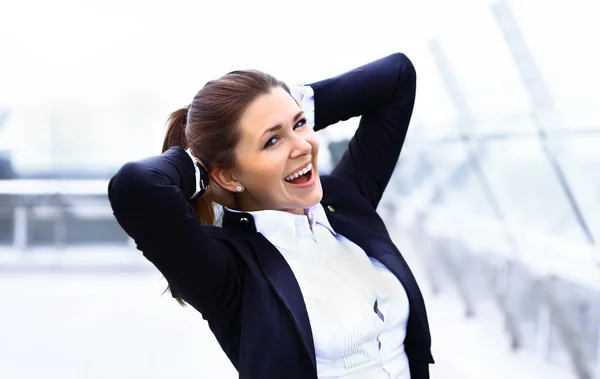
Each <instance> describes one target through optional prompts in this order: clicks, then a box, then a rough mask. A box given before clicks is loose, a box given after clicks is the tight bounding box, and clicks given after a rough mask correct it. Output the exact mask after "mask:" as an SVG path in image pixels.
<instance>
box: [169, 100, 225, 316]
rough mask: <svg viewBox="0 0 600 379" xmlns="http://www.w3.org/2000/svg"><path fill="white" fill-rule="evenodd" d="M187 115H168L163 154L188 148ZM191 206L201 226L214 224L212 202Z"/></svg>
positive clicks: (183, 112)
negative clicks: (172, 149) (174, 148)
mask: <svg viewBox="0 0 600 379" xmlns="http://www.w3.org/2000/svg"><path fill="white" fill-rule="evenodd" d="M187 114H188V108H187V107H184V108H180V109H178V110H176V111H175V112H173V113H171V114H170V115H169V120H168V121H167V133H166V135H165V139H164V141H163V146H162V152H163V153H164V152H165V151H167V150H169V148H171V147H173V146H181V147H183V148H184V149H187V148H188V147H189V145H188V142H187V138H186V135H185V128H186V124H187ZM192 206H193V208H194V213H195V215H196V218H197V219H198V221H199V222H200V223H201V224H204V225H214V224H215V208H214V204H213V202H212V201H210V200H207V199H206V197H200V198H198V199H196V200H194V201H193V203H192ZM166 292H170V289H169V287H167V289H166V290H165V292H163V294H164V293H166ZM175 300H177V302H178V303H179V304H181V305H183V306H185V302H184V301H183V300H182V299H180V298H178V297H176V298H175Z"/></svg>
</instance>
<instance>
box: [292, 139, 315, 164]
mask: <svg viewBox="0 0 600 379" xmlns="http://www.w3.org/2000/svg"><path fill="white" fill-rule="evenodd" d="M311 152H312V145H311V144H310V142H308V141H307V140H306V139H305V138H303V137H302V136H300V135H298V134H295V135H294V145H293V148H292V152H291V154H290V155H291V157H292V158H296V157H300V156H303V155H307V154H310V153H311Z"/></svg>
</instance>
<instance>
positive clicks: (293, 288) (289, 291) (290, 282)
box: [251, 233, 317, 372]
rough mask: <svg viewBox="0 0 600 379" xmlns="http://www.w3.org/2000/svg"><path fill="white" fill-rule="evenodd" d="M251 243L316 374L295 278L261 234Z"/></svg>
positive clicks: (303, 305) (253, 237)
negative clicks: (286, 311)
mask: <svg viewBox="0 0 600 379" xmlns="http://www.w3.org/2000/svg"><path fill="white" fill-rule="evenodd" d="M251 242H252V245H253V246H254V247H255V248H256V250H255V254H256V256H257V257H258V260H259V262H260V263H261V265H262V268H263V270H264V273H265V276H266V277H267V279H268V281H269V283H270V284H271V288H272V289H273V291H275V293H276V294H277V296H279V299H281V301H282V302H283V303H284V304H285V307H286V308H287V310H288V311H289V313H290V315H291V317H292V320H293V322H294V324H295V325H296V329H297V330H298V333H300V337H301V338H302V342H303V343H304V347H305V348H306V351H307V352H308V355H309V357H310V359H311V362H312V364H313V366H314V368H315V372H316V369H317V364H316V359H315V343H314V340H313V335H312V329H311V327H310V321H309V318H308V313H307V311H306V304H305V303H304V298H303V296H302V292H301V290H300V286H299V285H298V282H297V281H296V277H295V276H294V273H293V272H292V269H291V268H290V266H289V265H288V263H287V262H286V260H285V258H283V256H282V255H281V253H280V252H279V250H277V248H276V247H275V246H273V245H272V244H271V243H270V242H269V241H268V240H267V239H266V238H265V237H264V236H263V235H262V234H260V233H256V234H254V235H252V236H251Z"/></svg>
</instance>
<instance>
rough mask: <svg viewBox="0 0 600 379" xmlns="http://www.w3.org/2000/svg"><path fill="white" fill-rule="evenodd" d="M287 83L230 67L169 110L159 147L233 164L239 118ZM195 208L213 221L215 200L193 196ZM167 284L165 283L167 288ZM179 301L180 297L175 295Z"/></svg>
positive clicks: (208, 221) (205, 161) (202, 217)
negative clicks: (184, 104)
mask: <svg viewBox="0 0 600 379" xmlns="http://www.w3.org/2000/svg"><path fill="white" fill-rule="evenodd" d="M276 87H281V88H283V89H284V90H286V91H287V92H288V93H290V90H289V88H288V87H287V85H286V84H285V83H284V82H282V81H280V80H277V79H276V78H275V77H273V76H271V75H269V74H266V73H264V72H261V71H258V70H244V71H233V72H230V73H229V74H227V75H224V76H222V77H220V78H219V79H216V80H212V81H210V82H208V83H206V85H205V86H204V87H203V88H202V89H201V90H200V91H198V93H197V94H196V96H194V99H193V100H192V102H191V104H190V105H189V107H184V108H181V109H178V110H176V111H175V112H173V113H171V115H170V116H169V120H168V125H167V133H166V136H165V140H164V142H163V147H162V151H163V152H165V151H166V150H168V149H169V148H170V147H172V146H182V147H183V148H185V149H187V148H188V147H189V148H191V151H192V155H194V156H195V157H197V158H199V159H200V160H201V161H202V163H203V164H204V166H205V167H206V168H207V170H209V171H210V170H212V169H213V168H215V167H221V168H230V167H233V166H234V165H235V153H234V149H235V146H236V145H237V143H238V141H239V138H240V129H239V125H238V121H239V119H240V117H241V115H242V114H243V112H244V111H245V110H246V108H247V107H248V105H250V103H251V102H252V101H254V100H255V99H256V98H257V97H259V96H261V95H265V94H268V93H270V92H271V90H273V88H276ZM194 210H195V213H196V218H197V219H198V221H200V223H202V224H206V225H214V224H215V208H214V204H213V203H212V202H211V201H209V200H207V199H206V198H203V197H201V198H199V199H197V200H195V203H194ZM168 290H169V288H168V287H167V290H166V291H165V292H167V291H168ZM177 301H178V302H179V303H180V304H181V305H185V303H184V301H183V300H182V299H179V298H177Z"/></svg>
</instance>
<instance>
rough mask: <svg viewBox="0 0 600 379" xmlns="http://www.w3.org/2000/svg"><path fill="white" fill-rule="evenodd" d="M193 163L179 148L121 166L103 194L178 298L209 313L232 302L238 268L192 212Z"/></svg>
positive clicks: (237, 292)
mask: <svg viewBox="0 0 600 379" xmlns="http://www.w3.org/2000/svg"><path fill="white" fill-rule="evenodd" d="M195 180H196V179H195V173H194V165H193V162H192V160H191V159H190V157H189V156H188V154H187V153H186V152H185V150H184V149H183V148H181V147H172V148H170V149H169V150H167V151H166V152H165V153H163V154H161V155H159V156H155V157H152V158H148V159H145V160H142V161H139V162H133V163H128V164H126V165H124V166H123V167H122V168H121V169H120V170H119V171H118V172H117V174H116V175H115V176H114V177H113V178H112V179H111V181H110V184H109V186H108V197H109V200H110V203H111V206H112V209H113V212H114V215H115V217H116V219H117V221H118V222H119V224H120V225H121V227H122V228H123V229H124V230H125V231H126V232H127V234H128V235H129V236H131V237H132V238H133V239H134V240H135V243H136V245H137V247H138V249H139V250H141V251H142V252H143V253H144V256H145V257H146V258H147V259H148V260H150V261H151V262H152V263H153V264H154V265H155V266H156V267H157V268H158V269H159V270H160V271H161V273H162V274H163V275H164V276H165V278H166V279H167V280H168V282H169V285H170V287H171V290H172V291H174V292H175V293H176V294H177V296H178V297H181V298H183V299H184V300H186V301H188V299H193V300H192V302H190V301H188V302H189V303H190V304H191V305H192V306H194V307H195V308H197V309H198V310H199V311H200V312H202V313H203V315H204V316H205V317H210V316H211V314H213V312H215V311H218V310H220V311H221V312H219V314H220V315H223V314H224V313H223V312H222V311H224V310H225V311H226V309H223V308H224V307H231V306H234V305H235V304H236V303H237V302H236V297H237V296H239V292H240V291H238V286H239V285H240V280H239V271H238V269H237V264H236V260H235V257H234V256H233V254H232V253H231V252H230V250H229V249H227V248H226V247H225V245H224V244H223V243H222V242H221V241H219V240H218V239H216V238H215V237H213V236H212V235H210V234H209V233H207V230H208V228H211V227H210V226H204V225H201V224H200V223H199V222H198V220H197V219H196V218H195V217H194V211H193V209H192V207H191V205H190V204H189V202H188V199H189V198H190V197H191V196H192V194H193V193H194V191H195V188H196V183H195Z"/></svg>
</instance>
